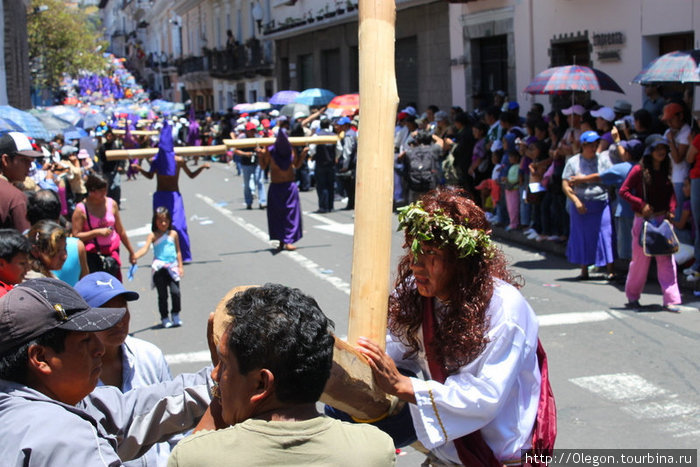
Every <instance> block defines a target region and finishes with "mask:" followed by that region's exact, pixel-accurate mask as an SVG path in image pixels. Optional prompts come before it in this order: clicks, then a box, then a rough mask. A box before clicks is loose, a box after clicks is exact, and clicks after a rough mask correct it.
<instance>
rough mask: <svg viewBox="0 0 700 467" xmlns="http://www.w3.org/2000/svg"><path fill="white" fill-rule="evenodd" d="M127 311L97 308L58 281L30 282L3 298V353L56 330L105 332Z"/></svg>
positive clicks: (0, 326) (0, 311) (0, 322)
mask: <svg viewBox="0 0 700 467" xmlns="http://www.w3.org/2000/svg"><path fill="white" fill-rule="evenodd" d="M125 312H126V308H93V307H91V306H90V305H88V304H87V303H86V302H85V300H83V298H82V297H81V296H80V294H78V292H76V290H75V289H74V288H73V287H71V286H70V285H68V284H67V283H65V282H63V281H60V280H58V279H50V278H40V279H31V280H28V281H26V282H23V283H21V284H19V285H17V286H15V287H14V288H13V289H12V290H10V291H9V292H7V294H5V296H3V297H2V298H0V354H3V353H4V352H6V351H7V350H10V349H12V348H14V347H17V346H19V345H22V344H26V343H27V342H29V341H31V340H32V339H35V338H37V337H39V336H41V335H42V334H44V333H46V332H47V331H50V330H52V329H55V328H61V329H65V330H67V331H82V332H95V331H104V330H105V329H109V328H111V327H112V326H114V325H115V324H117V323H118V322H119V321H120V320H121V319H122V317H123V316H124V313H125Z"/></svg>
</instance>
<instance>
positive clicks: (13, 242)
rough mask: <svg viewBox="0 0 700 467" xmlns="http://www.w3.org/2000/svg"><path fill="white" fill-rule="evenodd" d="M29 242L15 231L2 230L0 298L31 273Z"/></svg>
mask: <svg viewBox="0 0 700 467" xmlns="http://www.w3.org/2000/svg"><path fill="white" fill-rule="evenodd" d="M30 249H31V248H30V246H29V241H28V240H27V237H25V236H24V235H22V234H21V233H19V232H18V231H17V230H15V229H0V297H2V296H3V295H5V294H6V293H7V292H9V291H10V290H12V287H14V286H15V285H17V284H19V283H20V282H22V281H23V280H24V276H25V275H26V274H27V271H29V250H30Z"/></svg>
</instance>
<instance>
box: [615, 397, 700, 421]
mask: <svg viewBox="0 0 700 467" xmlns="http://www.w3.org/2000/svg"><path fill="white" fill-rule="evenodd" d="M622 410H623V411H624V412H627V413H628V414H630V415H632V416H633V417H634V418H638V419H640V420H644V419H648V418H651V419H657V418H666V417H679V416H681V415H690V414H692V413H695V412H697V410H698V407H696V406H694V405H691V404H687V403H685V402H676V401H673V400H666V401H661V402H647V403H643V404H635V405H631V406H623V407H622Z"/></svg>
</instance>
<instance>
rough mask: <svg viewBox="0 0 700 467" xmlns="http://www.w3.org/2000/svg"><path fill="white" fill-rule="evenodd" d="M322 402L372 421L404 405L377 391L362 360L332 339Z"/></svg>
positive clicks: (358, 355)
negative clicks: (330, 359)
mask: <svg viewBox="0 0 700 467" xmlns="http://www.w3.org/2000/svg"><path fill="white" fill-rule="evenodd" d="M321 402H323V403H324V404H328V405H330V406H331V407H335V408H336V409H339V410H342V411H343V412H346V413H348V414H350V415H352V416H353V417H355V418H356V419H358V420H374V419H376V418H379V417H382V416H383V415H386V414H387V413H388V412H389V410H391V409H392V408H393V410H392V414H393V413H397V412H398V411H399V410H401V407H403V404H401V403H399V401H398V400H396V397H395V396H390V395H389V394H387V393H385V392H384V391H382V390H381V389H379V388H378V387H377V385H376V383H375V381H374V376H373V375H372V369H371V368H370V366H369V365H368V364H367V361H366V360H365V357H363V356H362V354H360V353H359V352H358V351H356V350H355V349H354V348H353V347H352V346H351V345H350V344H348V343H347V342H345V341H342V340H340V339H338V337H337V336H336V338H335V346H334V347H333V367H332V368H331V377H330V378H329V379H328V382H327V383H326V387H325V388H324V390H323V394H321Z"/></svg>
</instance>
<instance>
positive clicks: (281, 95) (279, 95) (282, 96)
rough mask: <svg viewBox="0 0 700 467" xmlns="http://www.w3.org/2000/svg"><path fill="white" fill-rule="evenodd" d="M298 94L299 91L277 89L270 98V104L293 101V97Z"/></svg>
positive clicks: (282, 103)
mask: <svg viewBox="0 0 700 467" xmlns="http://www.w3.org/2000/svg"><path fill="white" fill-rule="evenodd" d="M298 95H299V91H279V92H276V93H275V94H274V95H273V96H272V97H271V98H270V104H272V105H287V104H291V103H292V102H294V99H296V97H297V96H298Z"/></svg>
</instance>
